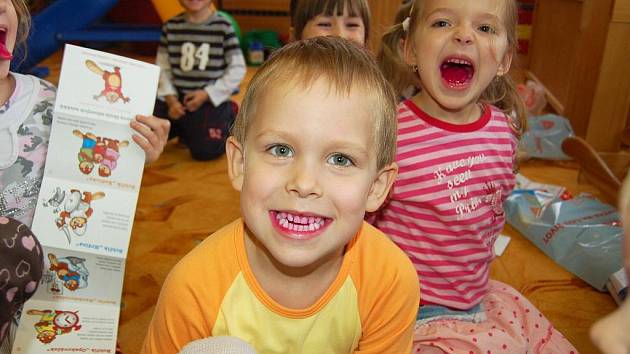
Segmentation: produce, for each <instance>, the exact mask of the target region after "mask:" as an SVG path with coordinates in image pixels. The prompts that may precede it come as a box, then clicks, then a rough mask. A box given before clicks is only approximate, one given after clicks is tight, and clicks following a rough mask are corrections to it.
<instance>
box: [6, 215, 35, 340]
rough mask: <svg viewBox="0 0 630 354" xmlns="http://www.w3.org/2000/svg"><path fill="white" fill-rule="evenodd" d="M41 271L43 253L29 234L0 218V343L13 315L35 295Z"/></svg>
mask: <svg viewBox="0 0 630 354" xmlns="http://www.w3.org/2000/svg"><path fill="white" fill-rule="evenodd" d="M43 267H44V256H43V251H42V248H41V245H40V244H39V241H38V240H37V238H35V235H33V233H32V232H31V230H30V229H29V228H28V227H27V226H26V225H24V224H23V223H21V222H19V221H17V220H15V219H12V218H7V217H4V216H2V217H0V341H1V340H2V337H3V336H4V335H6V331H5V329H6V328H7V327H8V323H9V322H10V321H11V318H12V317H13V315H14V314H15V312H16V311H17V310H19V309H20V308H21V307H22V305H24V302H26V300H28V299H29V298H30V297H31V296H32V295H33V294H34V293H35V290H36V289H37V285H38V283H39V281H40V279H41V278H42V274H43Z"/></svg>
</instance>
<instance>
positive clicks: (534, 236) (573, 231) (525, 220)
mask: <svg viewBox="0 0 630 354" xmlns="http://www.w3.org/2000/svg"><path fill="white" fill-rule="evenodd" d="M548 196H549V193H548V192H545V191H542V190H520V191H518V192H516V193H512V194H511V195H510V196H509V197H508V198H507V200H506V203H505V211H506V216H507V221H508V223H509V224H510V225H512V226H513V227H514V228H516V229H517V230H518V231H520V232H521V233H522V234H523V235H524V236H525V237H526V238H527V239H529V240H530V241H531V242H533V243H534V244H535V245H536V246H537V247H538V248H540V249H541V250H542V251H543V252H544V253H545V254H546V255H547V256H549V257H551V259H553V260H554V261H555V262H556V263H558V264H560V265H561V266H562V267H563V268H565V269H566V270H568V271H569V272H571V273H573V274H575V275H576V276H578V277H579V278H581V279H582V280H584V281H585V282H587V283H589V284H590V285H592V286H593V287H594V288H596V289H598V290H602V291H603V290H605V286H606V282H607V281H608V278H609V277H610V275H611V274H613V273H614V272H616V271H618V270H619V269H620V268H621V267H622V256H621V242H622V239H623V229H622V227H621V223H620V220H619V214H618V212H617V210H616V209H615V208H614V207H612V206H610V205H607V204H603V203H602V202H600V201H599V200H597V199H595V198H593V197H592V196H589V195H579V196H577V197H576V198H573V199H569V200H559V199H556V200H555V201H554V202H552V203H548Z"/></svg>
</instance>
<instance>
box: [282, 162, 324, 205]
mask: <svg viewBox="0 0 630 354" xmlns="http://www.w3.org/2000/svg"><path fill="white" fill-rule="evenodd" d="M289 173H290V176H289V178H288V180H287V187H286V189H287V192H289V194H293V195H296V196H298V197H300V198H317V197H319V196H321V193H322V190H321V186H320V185H319V182H318V177H317V176H318V172H317V171H316V168H314V167H309V164H308V163H301V164H295V166H294V167H293V169H292V171H290V172H289Z"/></svg>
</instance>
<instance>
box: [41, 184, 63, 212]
mask: <svg viewBox="0 0 630 354" xmlns="http://www.w3.org/2000/svg"><path fill="white" fill-rule="evenodd" d="M65 198H66V191H62V190H61V188H59V187H57V188H55V193H54V194H53V195H52V196H51V197H50V198H48V200H44V203H43V204H44V207H46V208H49V207H52V208H53V213H58V212H60V211H61V203H63V200H64V199H65Z"/></svg>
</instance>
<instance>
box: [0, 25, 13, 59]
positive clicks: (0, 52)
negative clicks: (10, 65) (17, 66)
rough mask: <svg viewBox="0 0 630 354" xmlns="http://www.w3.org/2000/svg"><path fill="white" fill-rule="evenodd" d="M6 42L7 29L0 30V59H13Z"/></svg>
mask: <svg viewBox="0 0 630 354" xmlns="http://www.w3.org/2000/svg"><path fill="white" fill-rule="evenodd" d="M6 43H7V31H6V30H0V59H1V60H11V59H13V54H11V52H9V50H8V49H7V47H6Z"/></svg>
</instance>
